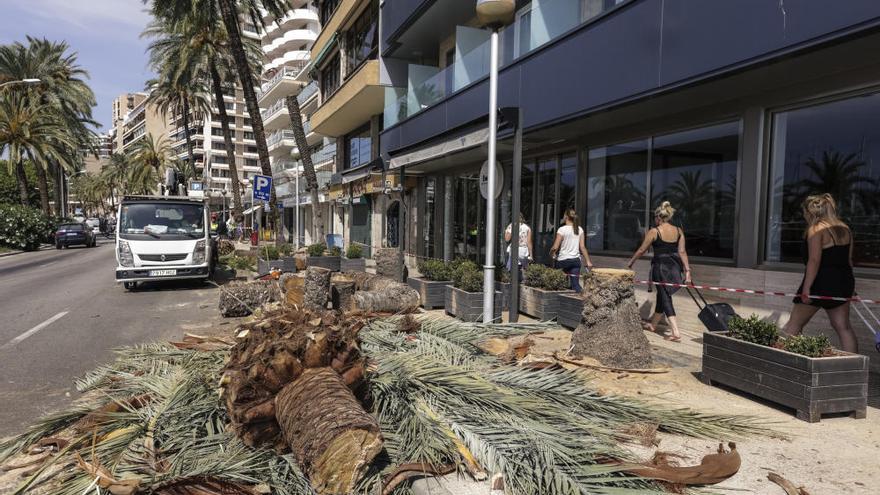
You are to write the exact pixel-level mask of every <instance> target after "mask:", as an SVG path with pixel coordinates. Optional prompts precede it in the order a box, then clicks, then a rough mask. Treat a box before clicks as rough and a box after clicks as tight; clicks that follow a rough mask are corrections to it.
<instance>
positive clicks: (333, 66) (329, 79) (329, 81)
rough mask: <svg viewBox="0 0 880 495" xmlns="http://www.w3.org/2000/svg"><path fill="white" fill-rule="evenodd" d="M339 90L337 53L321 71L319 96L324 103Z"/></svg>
mask: <svg viewBox="0 0 880 495" xmlns="http://www.w3.org/2000/svg"><path fill="white" fill-rule="evenodd" d="M337 88H339V53H337V54H336V55H334V56H333V57H332V58H331V59H330V62H329V63H327V65H325V66H324V69H323V70H322V71H321V95H322V97H323V98H324V101H326V99H327V98H328V97H329V96H330V95H332V94H333V92H334V91H336V89H337Z"/></svg>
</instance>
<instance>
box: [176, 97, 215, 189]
mask: <svg viewBox="0 0 880 495" xmlns="http://www.w3.org/2000/svg"><path fill="white" fill-rule="evenodd" d="M220 104H221V105H222V104H223V102H222V101H221V102H220ZM183 127H184V129H183V135H184V136H185V139H186V152H187V155H188V158H189V165H190V167H191V170H192V171H193V173H194V174H195V173H196V159H195V156H194V155H193V146H192V139H190V137H189V103H188V102H187V101H186V100H183ZM202 175H203V176H204V169H202ZM187 179H195V177H187Z"/></svg>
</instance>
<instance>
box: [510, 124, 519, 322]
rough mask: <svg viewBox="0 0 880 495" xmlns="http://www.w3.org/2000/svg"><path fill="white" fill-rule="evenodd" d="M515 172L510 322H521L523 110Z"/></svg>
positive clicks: (516, 135)
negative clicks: (520, 233)
mask: <svg viewBox="0 0 880 495" xmlns="http://www.w3.org/2000/svg"><path fill="white" fill-rule="evenodd" d="M512 168H513V170H512V171H511V174H512V175H513V177H511V178H510V188H511V191H510V192H511V198H510V302H509V305H508V309H509V311H510V314H509V315H508V321H509V322H510V323H516V322H517V321H518V320H519V215H520V212H521V211H522V206H521V205H520V202H521V201H520V197H521V196H522V108H517V111H516V130H515V131H514V135H513V167H512Z"/></svg>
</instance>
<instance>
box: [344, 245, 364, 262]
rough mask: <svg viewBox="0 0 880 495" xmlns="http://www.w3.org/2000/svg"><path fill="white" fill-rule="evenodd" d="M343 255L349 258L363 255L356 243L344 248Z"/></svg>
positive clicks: (358, 257) (357, 257) (353, 258)
mask: <svg viewBox="0 0 880 495" xmlns="http://www.w3.org/2000/svg"><path fill="white" fill-rule="evenodd" d="M345 257H346V258H348V259H350V260H356V259H360V258H363V257H364V250H363V248H362V247H360V246H359V245H358V244H349V245H348V249H346V250H345Z"/></svg>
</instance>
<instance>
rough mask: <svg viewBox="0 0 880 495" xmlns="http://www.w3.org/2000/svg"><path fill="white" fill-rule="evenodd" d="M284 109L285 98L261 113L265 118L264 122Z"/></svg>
mask: <svg viewBox="0 0 880 495" xmlns="http://www.w3.org/2000/svg"><path fill="white" fill-rule="evenodd" d="M283 108H284V98H282V99H280V100H278V101H276V102H275V103H273V104H272V105H271V106H269V108H267V109H265V110H263V111H261V112H260V115H261V116H262V117H263V120H264V121H265V120H267V119H268V118H269V117H271V116H272V115H275V114H276V113H278V112H280V111H281V110H282V109H283Z"/></svg>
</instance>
